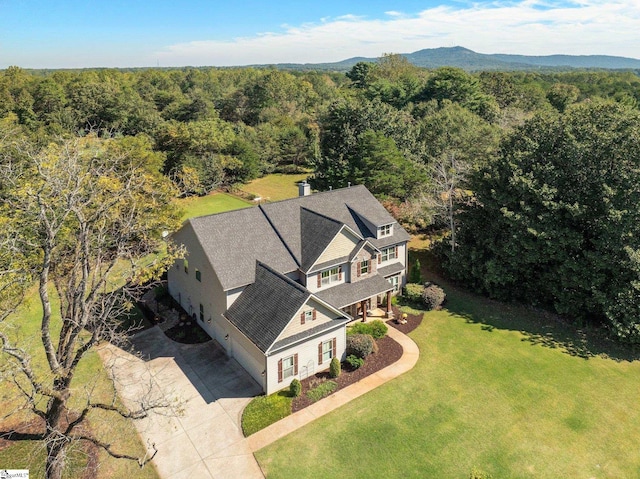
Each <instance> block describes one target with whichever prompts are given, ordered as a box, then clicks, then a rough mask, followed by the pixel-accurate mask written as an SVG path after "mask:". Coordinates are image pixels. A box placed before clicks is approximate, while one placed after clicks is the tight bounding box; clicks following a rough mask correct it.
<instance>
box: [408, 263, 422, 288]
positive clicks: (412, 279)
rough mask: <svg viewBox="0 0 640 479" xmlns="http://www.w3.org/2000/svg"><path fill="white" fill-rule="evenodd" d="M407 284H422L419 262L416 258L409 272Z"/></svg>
mask: <svg viewBox="0 0 640 479" xmlns="http://www.w3.org/2000/svg"><path fill="white" fill-rule="evenodd" d="M409 283H415V284H420V283H422V271H421V267H420V260H419V259H418V258H416V260H415V262H414V263H413V266H411V271H410V272H409Z"/></svg>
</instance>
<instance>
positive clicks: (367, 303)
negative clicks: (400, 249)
mask: <svg viewBox="0 0 640 479" xmlns="http://www.w3.org/2000/svg"><path fill="white" fill-rule="evenodd" d="M393 288H394V287H393V285H392V284H391V283H389V281H387V280H386V279H384V278H383V277H382V276H380V275H377V274H376V275H373V276H371V277H370V278H367V279H363V280H360V281H357V282H355V283H345V284H341V285H340V286H336V287H334V288H330V289H327V290H325V291H319V292H318V293H316V295H317V296H318V297H319V298H320V299H322V300H323V301H326V302H327V303H329V304H331V305H332V306H335V307H336V308H338V309H341V310H342V311H344V312H346V313H347V314H349V315H350V316H351V317H352V318H353V319H354V320H355V319H361V320H362V321H366V320H367V318H368V317H372V316H373V314H375V315H376V317H385V318H392V317H393V311H392V309H391V295H392V292H393ZM378 298H383V301H382V302H383V303H384V306H383V307H382V308H380V307H379V306H380V305H379V304H378V303H379V301H378ZM372 313H373V314H372Z"/></svg>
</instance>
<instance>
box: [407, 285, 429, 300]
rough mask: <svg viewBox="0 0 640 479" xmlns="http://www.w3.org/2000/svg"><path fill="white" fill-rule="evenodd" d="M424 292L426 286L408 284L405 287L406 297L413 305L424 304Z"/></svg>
mask: <svg viewBox="0 0 640 479" xmlns="http://www.w3.org/2000/svg"><path fill="white" fill-rule="evenodd" d="M423 292H424V286H422V285H421V284H417V283H407V285H406V286H405V287H404V297H405V298H406V299H407V300H408V301H411V302H412V303H421V302H422V293H423Z"/></svg>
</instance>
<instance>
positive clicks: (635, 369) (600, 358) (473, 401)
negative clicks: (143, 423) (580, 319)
mask: <svg viewBox="0 0 640 479" xmlns="http://www.w3.org/2000/svg"><path fill="white" fill-rule="evenodd" d="M445 290H446V292H447V295H448V302H447V305H446V307H447V309H443V310H441V311H432V312H429V313H426V314H425V318H424V320H423V322H422V324H421V326H420V327H419V328H418V329H416V330H415V331H414V332H412V333H411V337H412V338H413V339H414V341H416V343H417V344H418V346H419V347H420V359H419V361H418V363H417V364H416V366H415V367H414V369H412V370H411V371H409V372H408V373H406V374H404V375H402V376H400V377H399V378H397V379H395V380H393V381H391V382H389V383H387V384H385V385H383V386H381V387H380V388H378V389H376V390H374V391H372V392H370V393H368V394H366V395H365V396H363V397H360V398H358V399H356V400H354V401H352V402H350V403H349V404H347V405H345V406H344V407H342V408H340V409H338V410H336V411H335V412H333V413H332V414H329V415H327V416H324V417H322V418H319V419H318V420H316V421H314V422H313V423H311V424H310V425H308V426H306V427H304V428H302V429H300V430H298V431H296V432H294V433H292V434H290V435H288V436H287V437H285V438H283V439H281V440H279V441H277V442H276V443H274V444H272V445H270V446H268V447H266V448H264V449H262V450H260V451H258V452H257V454H256V457H257V458H258V461H259V462H260V465H261V466H262V468H263V470H265V471H266V473H267V477H268V478H269V479H271V478H280V477H282V478H285V477H310V478H311V477H367V478H370V477H380V478H386V477H420V478H423V477H437V478H464V477H469V474H470V472H471V471H472V469H473V468H474V467H475V468H477V469H478V470H482V471H485V472H487V473H489V474H491V475H492V476H493V477H494V478H559V477H567V478H569V477H571V478H574V477H575V478H580V477H583V478H621V477H625V478H627V477H640V453H639V452H638V450H637V447H636V446H637V444H638V443H640V408H638V407H637V403H638V397H640V361H638V359H637V355H635V354H633V352H630V351H628V350H625V349H624V348H617V347H612V346H610V345H609V344H607V343H606V342H598V341H592V340H590V339H589V337H588V336H584V335H581V334H578V333H575V332H572V330H571V329H569V328H566V327H564V326H562V325H560V324H559V323H557V322H556V321H555V320H554V319H553V318H551V317H548V316H546V315H544V314H541V313H538V312H535V311H531V310H529V309H525V308H521V307H516V306H510V305H504V304H501V303H497V302H493V301H489V300H486V299H483V298H479V297H477V296H474V295H471V294H468V293H465V292H462V291H459V290H455V289H453V288H451V287H449V288H447V287H445ZM292 457H303V458H304V461H295V460H292Z"/></svg>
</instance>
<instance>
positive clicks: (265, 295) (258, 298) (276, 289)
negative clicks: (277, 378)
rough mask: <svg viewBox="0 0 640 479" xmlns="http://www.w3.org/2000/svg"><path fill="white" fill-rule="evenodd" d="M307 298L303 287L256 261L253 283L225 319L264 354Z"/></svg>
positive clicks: (227, 312) (307, 292)
mask: <svg viewBox="0 0 640 479" xmlns="http://www.w3.org/2000/svg"><path fill="white" fill-rule="evenodd" d="M310 296H311V293H310V292H309V291H307V290H306V289H305V288H304V287H303V286H302V285H300V284H298V283H296V282H295V281H293V280H291V279H289V278H287V277H286V276H284V275H283V274H280V273H278V272H277V271H275V270H274V269H273V268H270V267H269V266H267V265H266V264H264V263H260V262H257V263H256V267H255V282H254V283H253V284H250V285H249V286H247V287H246V288H245V289H244V291H243V292H242V294H240V296H239V297H238V299H236V300H235V301H234V303H233V304H232V305H231V306H230V307H229V309H228V310H227V311H226V312H225V313H224V316H225V317H226V318H227V319H228V320H229V321H230V322H231V324H233V325H234V326H235V327H236V328H238V329H239V330H240V332H241V333H242V334H244V335H245V336H246V337H247V338H249V340H250V341H251V342H252V343H253V344H255V345H256V346H258V348H259V349H260V350H261V351H262V352H266V351H267V350H268V349H269V347H270V346H271V345H272V344H273V343H274V342H275V341H276V339H277V338H278V336H279V335H280V333H281V332H282V331H283V330H284V328H285V327H286V326H287V325H288V324H289V322H290V321H291V318H293V316H294V315H295V314H296V313H297V312H298V311H299V310H300V308H302V306H304V304H305V303H306V302H307V300H308V299H309V297H310Z"/></svg>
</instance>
